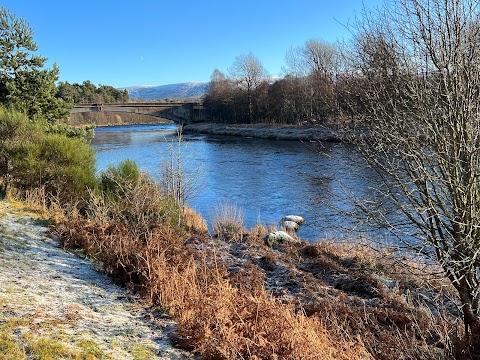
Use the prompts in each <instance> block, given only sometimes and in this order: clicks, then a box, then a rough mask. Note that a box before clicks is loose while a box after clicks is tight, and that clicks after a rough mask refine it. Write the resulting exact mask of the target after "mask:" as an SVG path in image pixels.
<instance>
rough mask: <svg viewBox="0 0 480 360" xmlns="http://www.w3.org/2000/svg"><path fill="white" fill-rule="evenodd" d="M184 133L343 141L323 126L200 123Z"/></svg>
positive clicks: (185, 128)
mask: <svg viewBox="0 0 480 360" xmlns="http://www.w3.org/2000/svg"><path fill="white" fill-rule="evenodd" d="M184 133H185V134H195V133H197V134H210V135H229V136H242V137H255V138H261V139H276V140H301V141H331V142H339V141H342V139H341V137H339V136H338V134H336V133H335V132H334V131H333V130H331V129H328V128H326V127H321V126H304V127H298V126H293V125H290V126H289V125H268V124H255V125H245V124H241V125H239V124H218V123H200V124H190V125H186V126H185V127H184Z"/></svg>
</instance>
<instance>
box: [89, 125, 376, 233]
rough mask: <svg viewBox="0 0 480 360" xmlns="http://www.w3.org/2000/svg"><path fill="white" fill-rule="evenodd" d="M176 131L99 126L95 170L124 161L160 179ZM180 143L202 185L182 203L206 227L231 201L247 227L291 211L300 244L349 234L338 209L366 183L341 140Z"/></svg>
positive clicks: (349, 224)
mask: <svg viewBox="0 0 480 360" xmlns="http://www.w3.org/2000/svg"><path fill="white" fill-rule="evenodd" d="M176 130H177V127H176V125H174V124H159V125H135V126H114V127H104V128H97V129H96V130H95V137H94V139H93V140H92V145H93V147H94V148H95V150H96V154H97V168H98V170H99V171H101V170H103V169H105V168H106V167H108V166H109V165H117V164H118V163H119V162H120V161H122V160H125V159H127V158H128V159H131V160H135V161H136V162H137V163H138V165H139V167H140V168H141V169H142V170H146V171H148V172H149V173H150V174H152V175H153V176H154V177H156V178H157V179H158V178H159V176H160V172H161V171H160V169H161V164H162V161H164V160H165V159H168V158H169V146H172V141H175V139H176ZM181 146H182V150H183V163H184V164H185V165H186V167H187V168H189V169H191V170H194V169H196V168H197V167H198V165H199V164H201V167H202V169H201V173H202V175H201V179H202V183H203V186H202V187H201V189H200V190H198V191H196V193H197V196H196V197H194V198H191V199H190V200H188V203H189V205H190V206H191V207H193V208H194V209H196V210H197V211H198V212H200V213H201V214H202V215H203V216H204V218H205V219H207V221H208V222H210V217H211V214H212V213H213V212H214V209H215V207H216V206H218V204H219V203H226V202H229V203H233V204H236V206H237V207H238V208H240V209H242V210H243V213H244V219H245V227H246V228H247V229H249V228H252V227H253V226H255V224H257V223H258V222H260V223H262V224H267V225H268V224H273V225H277V227H278V222H279V220H280V219H281V218H282V217H283V216H285V215H289V214H295V215H301V216H303V217H304V218H305V219H306V223H305V224H304V225H303V226H302V228H301V230H300V231H299V233H298V235H299V236H300V237H301V238H303V239H307V240H317V239H324V238H330V237H351V234H350V232H349V230H351V229H354V227H355V225H356V223H355V221H354V220H352V219H350V218H347V217H345V216H344V215H342V210H349V209H350V208H351V207H352V197H351V195H352V192H354V193H355V194H356V196H358V195H360V196H361V195H362V194H363V193H367V192H368V191H369V190H368V189H369V186H370V185H371V184H369V181H370V180H365V178H366V177H365V176H364V175H365V173H366V170H365V168H364V167H363V166H362V165H361V161H358V160H359V159H360V156H359V155H358V154H356V153H355V152H354V150H353V149H352V148H351V147H350V146H348V145H345V144H341V143H320V142H307V143H305V142H300V141H279V140H266V139H255V138H251V139H250V138H240V137H223V136H211V135H184V142H183V143H182V145H181ZM376 235H378V234H376Z"/></svg>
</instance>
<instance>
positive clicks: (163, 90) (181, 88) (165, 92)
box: [121, 82, 209, 100]
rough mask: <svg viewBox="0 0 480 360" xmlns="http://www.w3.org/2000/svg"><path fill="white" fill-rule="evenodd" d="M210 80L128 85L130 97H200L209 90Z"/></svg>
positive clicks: (154, 98)
mask: <svg viewBox="0 0 480 360" xmlns="http://www.w3.org/2000/svg"><path fill="white" fill-rule="evenodd" d="M208 84H209V83H208V82H188V83H179V84H169V85H161V86H148V85H146V86H128V87H124V88H121V90H124V89H125V90H127V91H128V94H129V95H130V98H132V99H134V100H135V99H143V100H160V99H199V98H201V97H202V96H204V95H205V94H206V92H207V87H208Z"/></svg>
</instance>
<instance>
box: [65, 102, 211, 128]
mask: <svg viewBox="0 0 480 360" xmlns="http://www.w3.org/2000/svg"><path fill="white" fill-rule="evenodd" d="M100 111H106V112H117V113H118V112H122V113H135V114H143V115H148V116H154V117H159V118H162V119H167V120H171V121H174V122H177V123H180V124H191V123H194V122H202V121H205V110H204V108H203V105H202V103H200V102H198V103H193V102H191V103H181V102H178V103H175V102H142V103H113V104H76V105H75V106H74V107H73V109H71V110H70V113H71V114H75V113H85V112H100Z"/></svg>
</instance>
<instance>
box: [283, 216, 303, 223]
mask: <svg viewBox="0 0 480 360" xmlns="http://www.w3.org/2000/svg"><path fill="white" fill-rule="evenodd" d="M285 221H293V222H295V223H297V224H298V225H301V224H303V223H304V222H305V219H304V218H303V217H301V216H299V215H287V216H285V217H283V218H282V219H281V220H280V224H282V225H283V223H284V222H285Z"/></svg>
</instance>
